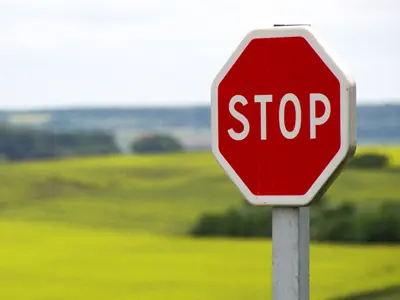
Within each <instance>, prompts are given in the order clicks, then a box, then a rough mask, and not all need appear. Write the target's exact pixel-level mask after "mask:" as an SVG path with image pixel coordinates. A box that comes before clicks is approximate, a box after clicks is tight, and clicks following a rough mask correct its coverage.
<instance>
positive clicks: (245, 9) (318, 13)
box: [0, 0, 400, 109]
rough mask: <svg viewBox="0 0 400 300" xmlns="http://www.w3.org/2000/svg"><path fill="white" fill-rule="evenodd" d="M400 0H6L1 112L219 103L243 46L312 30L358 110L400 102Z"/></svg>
mask: <svg viewBox="0 0 400 300" xmlns="http://www.w3.org/2000/svg"><path fill="white" fill-rule="evenodd" d="M399 16H400V1H398V0H332V1H331V0H325V1H321V0H315V1H312V0H302V1H294V0H274V1H269V0H229V1H225V0H199V1H191V0H169V1H165V0H130V1H122V0H106V1H100V0H31V1H28V0H0V109H32V108H56V107H85V106H86V107H87V106H109V107H110V106H111V107H117V106H154V105H163V106H170V105H198V104H209V103H210V85H211V82H212V80H213V79H214V77H215V75H216V74H217V72H218V71H219V70H220V68H221V67H222V65H223V64H224V63H225V61H226V60H227V59H228V57H229V56H230V55H231V53H232V52H233V50H234V49H235V48H236V46H237V45H238V44H239V43H240V41H241V40H242V38H243V37H244V36H245V35H246V34H247V33H248V32H249V31H251V30H253V29H260V28H267V27H271V26H273V24H276V23H287V24H290V23H292V24H293V23H303V24H304V23H305V24H311V26H313V28H314V29H315V30H316V31H317V33H319V35H320V36H321V37H322V38H323V39H324V41H325V42H326V43H327V44H328V45H329V46H330V48H331V49H332V50H333V51H334V52H335V53H336V54H337V55H338V56H339V57H340V58H341V61H343V62H344V63H345V65H347V67H348V68H349V69H350V71H351V72H352V74H353V76H354V77H355V79H356V82H357V101H358V103H365V104H367V103H384V102H388V101H390V102H393V101H397V102H398V103H400V76H399V72H400V34H399V32H400V18H399Z"/></svg>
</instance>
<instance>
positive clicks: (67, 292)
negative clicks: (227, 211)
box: [0, 221, 400, 300]
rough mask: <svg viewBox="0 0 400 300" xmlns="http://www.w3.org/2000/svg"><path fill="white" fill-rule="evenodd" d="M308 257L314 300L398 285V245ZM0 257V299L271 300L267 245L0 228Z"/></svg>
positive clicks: (20, 225) (54, 227) (28, 226)
mask: <svg viewBox="0 0 400 300" xmlns="http://www.w3.org/2000/svg"><path fill="white" fill-rule="evenodd" d="M310 253H311V264H310V286H311V288H310V289H311V299H313V300H318V299H334V298H336V297H340V296H343V295H349V294H353V293H355V292H357V291H373V290H379V289H384V288H386V287H390V286H396V285H398V284H399V280H400V260H399V259H398V258H399V254H400V247H398V246H397V247H395V246H392V247H390V246H373V247H372V246H371V247H361V246H352V247H350V246H332V245H314V244H313V245H312V246H311V249H310ZM0 257H1V260H0V282H1V289H0V298H1V299H16V300H33V299H34V300H36V299H58V300H70V299H74V300H81V299H82V300H88V299H96V300H102V299H104V300H110V299H112V300H114V299H115V300H116V299H118V300H125V299H126V300H128V299H129V300H131V299H135V300H136V299H138V300H139V299H140V300H154V299H166V300H169V299H171V300H177V299H182V300H183V299H184V300H186V299H204V300H214V299H215V300H220V299H231V300H239V299H240V300H247V299H254V300H257V299H260V300H265V299H271V243H270V242H269V241H261V240H251V241H244V240H228V239H220V238H219V239H198V240H195V239H191V238H184V237H165V236H164V237H163V236H155V235H151V234H148V233H144V232H133V233H126V232H115V231H111V230H106V229H104V230H99V229H97V230H95V229H83V228H76V227H66V226H62V225H60V224H59V223H58V224H51V223H44V224H40V223H29V222H28V223H27V222H12V221H8V222H5V221H0ZM382 299H384V298H382ZM385 299H389V298H385ZM393 299H395V298H393Z"/></svg>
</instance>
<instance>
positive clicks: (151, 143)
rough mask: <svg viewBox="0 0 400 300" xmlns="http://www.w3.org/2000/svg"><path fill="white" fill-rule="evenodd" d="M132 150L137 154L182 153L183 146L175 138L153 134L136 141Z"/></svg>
mask: <svg viewBox="0 0 400 300" xmlns="http://www.w3.org/2000/svg"><path fill="white" fill-rule="evenodd" d="M131 150H132V151H133V152H136V153H161V152H176V151H182V150H183V146H182V145H181V143H180V142H179V140H178V139H177V138H175V137H172V136H169V135H165V134H152V135H147V136H144V137H141V138H139V139H137V140H136V141H134V142H133V143H132V146H131Z"/></svg>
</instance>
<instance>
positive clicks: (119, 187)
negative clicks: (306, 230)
mask: <svg viewBox="0 0 400 300" xmlns="http://www.w3.org/2000/svg"><path fill="white" fill-rule="evenodd" d="M372 150H374V151H384V152H385V153H388V154H389V155H390V157H391V163H392V166H393V168H392V169H386V170H374V171H360V170H347V171H345V172H344V173H343V174H342V175H341V176H340V177H339V178H338V180H337V181H336V182H335V183H334V184H333V186H332V187H331V188H330V190H329V191H328V197H329V198H330V199H331V200H333V201H343V200H350V201H364V202H366V201H373V202H376V201H380V200H382V199H385V200H399V199H400V198H399V196H398V195H400V185H399V184H398V183H399V182H400V172H399V171H398V169H396V168H397V167H399V166H400V148H395V147H393V148H383V147H382V148H377V149H375V148H374V149H372ZM359 151H360V152H363V151H364V152H365V151H370V149H367V148H361V149H360V150H359ZM0 181H1V182H2V184H1V186H0V217H2V218H8V219H17V220H18V219H19V220H50V221H60V222H67V223H72V224H79V225H83V226H90V227H94V228H98V227H104V228H115V229H129V230H130V229H134V228H143V229H146V230H147V231H151V232H156V233H162V234H181V233H185V232H186V231H187V229H188V227H189V226H190V225H191V224H193V222H194V221H195V220H196V219H197V218H198V216H199V215H200V214H202V213H203V212H205V211H214V212H215V211H223V210H225V209H227V208H228V207H231V206H232V205H239V204H241V202H242V199H243V197H242V195H241V194H240V193H239V191H238V189H237V188H236V187H235V186H234V184H233V183H232V182H231V181H230V180H229V179H228V178H227V176H226V175H225V174H224V173H223V171H222V169H221V168H220V167H219V166H218V164H217V163H216V162H215V160H214V158H213V157H212V155H211V154H210V153H186V154H171V155H160V156H158V155H155V156H154V155H149V156H139V157H132V156H131V157H130V156H125V157H124V156H122V157H115V156H113V157H108V158H85V159H82V158H80V159H68V160H60V161H50V162H31V163H17V164H3V165H0Z"/></svg>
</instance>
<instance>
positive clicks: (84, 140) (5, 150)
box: [0, 126, 119, 161]
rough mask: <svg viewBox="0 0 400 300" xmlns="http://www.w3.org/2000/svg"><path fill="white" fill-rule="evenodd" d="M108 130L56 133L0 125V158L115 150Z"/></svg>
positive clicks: (25, 157)
mask: <svg viewBox="0 0 400 300" xmlns="http://www.w3.org/2000/svg"><path fill="white" fill-rule="evenodd" d="M118 152H119V149H118V147H117V145H116V143H115V142H114V138H113V136H112V135H110V134H106V133H103V132H72V133H65V132H63V133H56V132H52V131H44V130H32V129H25V128H14V127H9V126H0V156H1V157H2V159H4V160H11V161H15V160H30V159H44V158H56V157H68V156H86V155H104V154H112V153H118Z"/></svg>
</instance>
